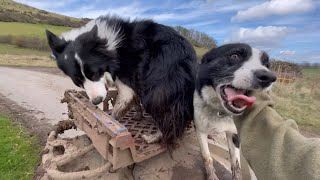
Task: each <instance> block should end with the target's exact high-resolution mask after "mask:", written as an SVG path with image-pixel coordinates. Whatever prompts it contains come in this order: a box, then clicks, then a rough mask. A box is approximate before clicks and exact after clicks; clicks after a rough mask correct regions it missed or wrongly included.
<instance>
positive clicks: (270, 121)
mask: <svg viewBox="0 0 320 180" xmlns="http://www.w3.org/2000/svg"><path fill="white" fill-rule="evenodd" d="M255 96H256V97H257V101H256V103H255V105H254V106H253V107H252V108H250V109H248V110H247V111H246V112H245V113H244V114H243V115H242V116H239V117H235V118H234V119H235V123H236V126H237V129H238V133H239V135H240V140H241V152H242V154H243V156H244V158H245V159H246V161H247V162H248V164H249V165H250V167H251V168H252V169H253V171H254V172H255V174H256V176H257V178H258V179H259V180H269V179H270V180H271V179H272V180H278V179H279V180H320V139H316V138H306V137H304V136H302V135H301V134H300V133H299V132H298V127H297V124H296V123H295V121H293V120H284V119H283V118H282V117H281V116H280V115H279V114H278V113H277V112H276V111H275V110H274V109H273V108H272V105H273V102H272V100H271V98H270V97H269V95H268V94H267V93H260V94H256V95H255ZM247 175H248V173H246V175H244V174H243V179H244V180H247V179H250V178H248V177H247Z"/></svg>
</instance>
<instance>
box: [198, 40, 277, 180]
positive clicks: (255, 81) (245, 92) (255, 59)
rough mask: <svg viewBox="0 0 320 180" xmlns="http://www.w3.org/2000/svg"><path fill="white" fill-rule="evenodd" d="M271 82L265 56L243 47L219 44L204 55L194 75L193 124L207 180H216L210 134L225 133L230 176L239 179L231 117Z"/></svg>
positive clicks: (235, 139)
mask: <svg viewBox="0 0 320 180" xmlns="http://www.w3.org/2000/svg"><path fill="white" fill-rule="evenodd" d="M275 80H276V76H275V75H274V74H273V73H272V72H271V71H270V70H269V57H268V55H267V54H266V53H265V52H262V51H260V50H258V49H255V48H252V47H250V46H249V45H247V44H227V45H223V46H221V47H219V48H216V49H212V50H211V51H209V52H208V53H206V54H205V55H204V57H203V59H202V62H201V64H200V65H199V69H198V72H197V80H196V91H195V93H194V121H195V127H196V134H197V138H198V140H199V143H200V149H201V154H202V156H203V158H204V162H205V168H206V173H207V178H208V179H218V178H217V177H216V174H215V170H214V167H213V161H212V157H211V155H210V151H209V147H208V139H207V138H208V133H210V132H214V133H222V132H226V138H227V141H228V146H229V152H230V156H231V170H232V177H233V179H240V150H239V142H240V141H239V139H238V136H237V130H236V127H235V125H234V122H233V119H232V116H238V115H241V114H242V113H243V112H244V111H245V110H246V109H247V108H249V107H251V106H252V105H253V103H254V102H255V100H256V98H255V97H254V96H252V92H253V91H262V90H266V89H268V88H270V87H271V85H272V83H273V82H274V81H275Z"/></svg>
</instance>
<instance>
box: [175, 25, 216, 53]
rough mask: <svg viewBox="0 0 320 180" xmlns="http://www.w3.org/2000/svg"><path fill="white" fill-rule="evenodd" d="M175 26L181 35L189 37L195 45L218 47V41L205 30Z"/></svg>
mask: <svg viewBox="0 0 320 180" xmlns="http://www.w3.org/2000/svg"><path fill="white" fill-rule="evenodd" d="M173 28H174V29H175V30H176V31H177V32H178V33H179V34H180V35H182V36H183V37H185V38H186V39H188V40H189V41H190V42H191V44H192V45H194V46H197V47H205V48H214V47H217V41H216V40H215V39H214V38H212V37H210V36H209V35H208V34H206V33H204V32H199V31H196V30H194V29H187V28H185V27H182V26H175V27H173Z"/></svg>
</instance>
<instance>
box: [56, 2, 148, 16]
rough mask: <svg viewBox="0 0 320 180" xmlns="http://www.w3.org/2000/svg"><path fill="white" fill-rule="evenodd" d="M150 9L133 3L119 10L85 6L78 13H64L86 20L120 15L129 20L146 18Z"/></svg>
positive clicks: (118, 8)
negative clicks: (145, 15)
mask: <svg viewBox="0 0 320 180" xmlns="http://www.w3.org/2000/svg"><path fill="white" fill-rule="evenodd" d="M148 9H149V8H148V7H142V6H141V5H140V4H139V3H136V2H133V3H132V4H129V5H127V6H121V7H117V8H103V7H102V8H101V9H100V8H97V7H95V6H85V7H82V8H80V9H77V10H76V11H73V10H72V11H67V12H62V13H63V14H66V15H68V16H72V17H86V18H93V19H94V18H97V17H99V16H101V15H107V14H112V15H114V14H115V15H119V16H122V17H128V18H132V19H134V18H136V17H144V16H143V13H144V12H145V11H146V10H148Z"/></svg>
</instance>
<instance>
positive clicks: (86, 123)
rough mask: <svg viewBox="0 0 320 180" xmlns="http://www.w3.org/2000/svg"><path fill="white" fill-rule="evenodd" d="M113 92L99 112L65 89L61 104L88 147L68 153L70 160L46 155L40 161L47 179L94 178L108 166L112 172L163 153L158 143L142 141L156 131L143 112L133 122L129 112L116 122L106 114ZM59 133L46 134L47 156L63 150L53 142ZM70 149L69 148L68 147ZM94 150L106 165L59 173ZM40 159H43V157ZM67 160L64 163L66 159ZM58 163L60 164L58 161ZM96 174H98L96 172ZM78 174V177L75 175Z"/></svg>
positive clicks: (149, 118)
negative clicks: (69, 163)
mask: <svg viewBox="0 0 320 180" xmlns="http://www.w3.org/2000/svg"><path fill="white" fill-rule="evenodd" d="M116 95H117V91H116V90H113V91H110V90H109V91H108V97H107V98H106V100H105V102H104V107H103V110H101V109H100V108H98V107H97V106H95V105H93V104H92V103H91V102H90V101H89V99H88V98H87V97H86V95H85V94H84V93H83V92H77V91H75V90H67V91H66V92H65V94H64V98H63V99H62V101H61V102H64V103H67V104H68V110H69V118H70V120H71V122H72V123H74V125H75V126H76V127H77V128H79V129H81V130H82V131H84V132H85V133H86V135H87V136H88V137H89V138H90V140H91V142H92V144H91V145H89V146H88V147H85V148H84V150H80V151H79V152H78V151H77V152H73V153H69V156H70V155H71V154H73V155H72V157H71V158H66V157H67V155H66V154H67V153H68V152H65V154H64V155H63V156H65V158H63V159H64V160H62V159H61V157H57V158H58V159H56V157H54V156H52V157H51V156H50V157H49V156H48V157H47V158H45V159H46V160H45V161H44V160H43V161H42V162H43V164H45V163H46V162H47V160H48V159H49V160H50V161H51V162H56V163H53V164H52V163H51V164H50V165H47V167H45V168H46V171H47V174H48V175H49V177H50V178H53V179H69V178H68V177H73V178H72V179H74V178H75V177H86V178H89V177H91V178H92V177H94V176H96V175H99V174H101V173H102V172H103V171H106V170H109V169H110V167H111V165H112V168H113V170H116V169H119V168H123V167H127V166H129V165H132V164H134V163H137V162H141V161H143V160H146V159H148V158H150V157H153V156H155V155H157V154H160V153H162V152H164V151H165V150H166V149H165V147H163V146H162V145H161V144H159V143H158V144H147V143H146V142H145V141H144V140H143V139H142V138H141V135H142V134H146V135H148V134H154V133H156V132H157V128H156V126H155V124H154V122H153V120H152V118H151V116H149V115H148V114H146V113H143V118H142V119H139V120H137V119H134V117H135V114H136V111H135V110H134V108H133V109H131V110H130V111H129V112H127V113H126V115H125V116H124V117H123V118H122V119H121V120H120V121H117V120H115V119H114V118H113V117H112V116H110V115H109V113H108V112H111V110H112V109H111V105H113V104H114V103H115V100H116ZM71 127H72V126H68V127H67V128H65V129H63V130H62V131H61V132H63V131H64V130H67V129H70V128H71ZM61 132H56V131H52V132H51V133H50V134H49V138H48V142H47V146H46V150H47V151H48V152H46V153H47V154H50V153H49V152H51V154H54V153H52V152H53V151H54V150H53V148H55V147H57V146H59V145H60V146H64V149H67V147H66V146H67V144H68V143H67V144H66V143H65V142H64V143H63V141H62V140H59V139H57V134H58V133H61ZM69 148H70V147H69ZM94 148H95V149H96V150H97V151H98V152H99V154H100V155H101V156H102V157H103V158H104V160H106V162H107V163H106V164H105V165H104V166H102V167H100V168H97V169H94V170H90V171H83V172H84V174H82V175H81V172H69V173H66V172H60V171H58V169H59V166H62V165H64V164H66V163H67V162H70V161H72V160H73V159H75V158H76V157H77V156H80V155H83V154H84V153H87V152H89V151H91V150H92V149H94ZM43 159H44V158H43ZM66 159H68V160H66ZM61 160H62V162H60V161H61ZM98 172H99V173H98ZM75 174H78V175H75Z"/></svg>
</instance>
